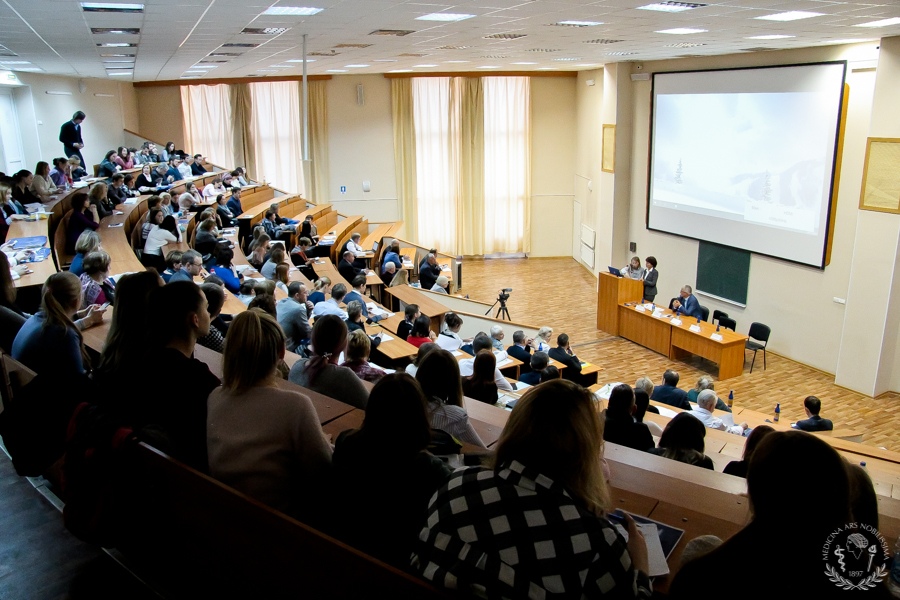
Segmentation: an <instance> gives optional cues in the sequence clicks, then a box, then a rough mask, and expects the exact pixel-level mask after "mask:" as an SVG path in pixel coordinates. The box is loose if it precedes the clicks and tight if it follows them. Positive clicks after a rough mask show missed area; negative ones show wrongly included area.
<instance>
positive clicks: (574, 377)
mask: <svg viewBox="0 0 900 600" xmlns="http://www.w3.org/2000/svg"><path fill="white" fill-rule="evenodd" d="M547 354H548V355H549V356H550V358H552V359H553V360H555V361H557V362H561V363H562V364H564V365H566V368H565V369H562V378H563V379H568V380H569V381H571V382H573V383H577V384H578V385H581V384H582V383H583V381H584V378H583V377H582V376H581V361H580V360H579V359H578V357H577V356H575V353H574V352H572V348H571V346H570V345H569V336H568V334H565V333H561V334H559V335H558V336H557V338H556V348H550V351H549V352H548V353H547Z"/></svg>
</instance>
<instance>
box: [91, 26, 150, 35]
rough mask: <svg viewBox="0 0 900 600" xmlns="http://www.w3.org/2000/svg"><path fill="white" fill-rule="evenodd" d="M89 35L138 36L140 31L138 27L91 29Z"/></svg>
mask: <svg viewBox="0 0 900 600" xmlns="http://www.w3.org/2000/svg"><path fill="white" fill-rule="evenodd" d="M91 33H93V34H95V35H105V34H118V35H140V33H141V30H140V28H139V27H91Z"/></svg>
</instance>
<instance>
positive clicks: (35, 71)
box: [13, 67, 43, 73]
mask: <svg viewBox="0 0 900 600" xmlns="http://www.w3.org/2000/svg"><path fill="white" fill-rule="evenodd" d="M13 71H28V72H29V73H37V72H39V71H43V69H39V68H37V67H13Z"/></svg>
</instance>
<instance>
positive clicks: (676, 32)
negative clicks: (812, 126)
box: [656, 27, 707, 35]
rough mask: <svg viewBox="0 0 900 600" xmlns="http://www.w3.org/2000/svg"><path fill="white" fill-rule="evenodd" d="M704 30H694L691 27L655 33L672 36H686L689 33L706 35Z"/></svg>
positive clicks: (662, 30)
mask: <svg viewBox="0 0 900 600" xmlns="http://www.w3.org/2000/svg"><path fill="white" fill-rule="evenodd" d="M706 31H707V30H706V29H694V28H693V27H675V28H674V29H661V30H659V31H657V32H656V33H670V34H672V35H688V34H691V33H706Z"/></svg>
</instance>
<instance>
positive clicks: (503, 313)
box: [484, 296, 512, 321]
mask: <svg viewBox="0 0 900 600" xmlns="http://www.w3.org/2000/svg"><path fill="white" fill-rule="evenodd" d="M507 298H509V296H507ZM497 302H499V303H500V308H498V309H497V314H496V315H494V318H495V319H500V320H501V321H512V317H510V316H509V309H508V308H506V298H504V297H503V296H500V297H499V298H497V300H496V301H495V302H494V303H493V304H491V307H490V308H489V309H487V312H486V313H484V314H485V315H489V314H491V311H492V310H494V307H495V306H497Z"/></svg>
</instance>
